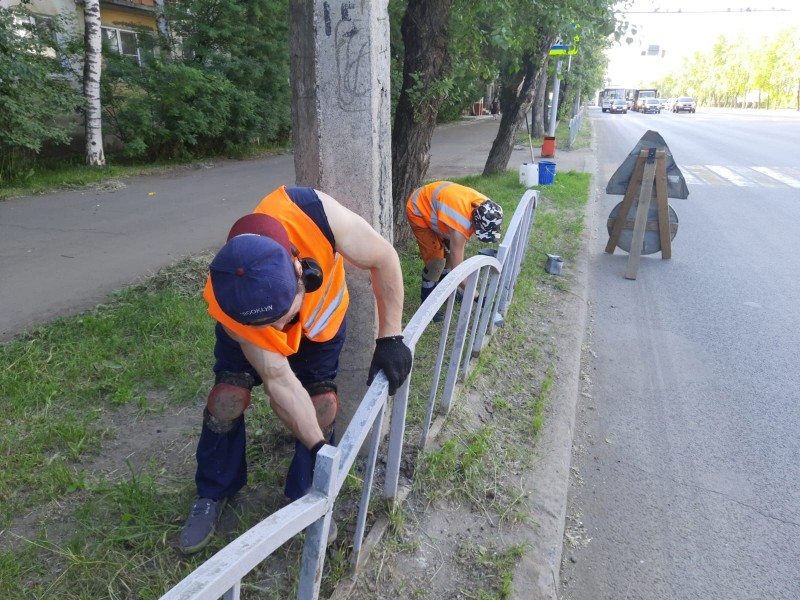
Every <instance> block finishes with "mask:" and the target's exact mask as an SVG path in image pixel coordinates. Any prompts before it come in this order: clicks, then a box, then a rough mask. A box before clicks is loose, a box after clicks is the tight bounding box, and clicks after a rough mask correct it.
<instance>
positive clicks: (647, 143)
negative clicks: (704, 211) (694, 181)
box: [606, 129, 689, 199]
mask: <svg viewBox="0 0 800 600" xmlns="http://www.w3.org/2000/svg"><path fill="white" fill-rule="evenodd" d="M662 147H663V148H664V151H665V154H666V159H667V197H669V198H681V199H685V198H688V197H689V188H688V187H686V180H685V179H684V178H683V173H681V170H680V169H679V168H678V165H677V164H675V159H674V158H672V152H670V150H669V147H668V146H667V143H666V142H665V141H664V138H662V137H661V134H659V133H658V132H657V131H653V130H652V129H651V130H650V131H648V132H647V133H645V134H644V135H643V136H642V138H641V139H640V140H639V142H638V143H637V144H636V147H635V148H634V149H633V150H631V153H630V154H628V158H626V159H625V161H624V162H623V163H622V164H621V165H620V166H619V168H618V169H617V170H616V172H615V173H614V174H613V175H612V176H611V179H609V180H608V185H607V186H606V194H619V195H620V196H622V195H625V191H626V190H627V189H628V183H629V182H630V180H631V175H633V170H634V168H635V167H636V161H637V160H638V159H639V152H640V151H641V149H642V148H662ZM653 187H655V183H653ZM653 195H654V196H655V191H654V192H653Z"/></svg>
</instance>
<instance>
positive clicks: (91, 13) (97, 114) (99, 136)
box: [83, 0, 106, 167]
mask: <svg viewBox="0 0 800 600" xmlns="http://www.w3.org/2000/svg"><path fill="white" fill-rule="evenodd" d="M83 16H84V21H85V25H86V33H85V36H84V62H83V96H84V98H85V100H86V164H87V165H89V166H92V167H103V166H105V164H106V157H105V153H104V152H103V123H102V118H101V117H102V112H101V111H102V108H101V104H100V68H101V65H102V62H103V56H102V38H101V35H100V0H86V2H85V4H84V7H83Z"/></svg>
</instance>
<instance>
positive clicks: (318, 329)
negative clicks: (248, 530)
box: [203, 186, 350, 356]
mask: <svg viewBox="0 0 800 600" xmlns="http://www.w3.org/2000/svg"><path fill="white" fill-rule="evenodd" d="M253 212H257V213H258V212H260V213H264V214H266V215H270V216H272V217H275V218H276V219H278V221H280V222H281V224H282V225H283V226H284V227H285V228H286V232H287V233H288V234H289V240H290V241H291V242H292V244H294V246H295V247H296V248H297V250H298V252H299V253H300V257H301V258H313V259H314V260H316V261H317V262H318V263H319V264H320V267H321V268H322V273H323V280H322V285H321V286H320V288H319V289H318V290H317V291H316V292H311V293H308V292H307V293H306V294H305V295H304V296H303V304H302V306H301V307H300V318H299V320H298V322H297V323H295V324H293V325H290V326H289V327H287V328H286V329H285V330H283V331H278V330H277V329H275V328H273V327H250V326H248V325H242V324H241V323H238V322H236V321H234V320H233V319H231V318H230V317H229V316H228V315H226V314H225V313H224V312H223V311H222V309H221V308H220V307H219V304H217V300H216V298H215V297H214V290H213V288H212V287H211V277H210V276H209V277H208V278H207V279H206V286H205V289H204V290H203V298H205V300H206V302H208V312H209V314H210V315H211V316H212V317H214V318H215V319H216V320H217V321H219V322H220V323H222V324H223V325H224V326H225V327H227V328H228V329H230V330H231V331H233V332H235V333H236V334H238V335H240V336H241V337H243V338H244V339H246V340H248V341H249V342H252V343H253V344H255V345H256V346H258V347H259V348H263V349H265V350H269V351H270V352H276V353H278V354H282V355H284V356H289V355H290V354H294V353H295V352H297V349H298V348H299V347H300V339H301V337H302V336H305V337H306V338H308V339H309V340H312V341H314V342H327V341H328V340H330V339H332V338H333V336H334V335H336V333H337V332H338V331H339V328H340V327H341V325H342V321H343V320H344V316H345V313H346V312H347V307H348V305H349V304H350V295H349V293H348V291H347V284H346V283H345V277H344V259H343V258H342V256H341V255H340V254H339V253H338V252H335V251H332V250H331V243H330V241H329V240H328V238H326V237H325V234H324V233H322V231H321V230H320V228H319V227H318V226H317V224H316V222H315V221H314V220H313V219H312V218H311V217H309V216H308V215H307V214H306V213H305V212H303V210H302V209H301V208H300V207H299V206H297V204H295V203H294V202H293V201H292V199H291V198H290V197H289V195H288V194H287V193H286V186H281V187H280V188H278V189H277V190H275V191H274V192H272V193H271V194H269V195H268V196H267V197H266V198H264V199H263V200H262V201H261V203H260V204H259V205H258V206H257V207H256V209H255V210H254V211H253Z"/></svg>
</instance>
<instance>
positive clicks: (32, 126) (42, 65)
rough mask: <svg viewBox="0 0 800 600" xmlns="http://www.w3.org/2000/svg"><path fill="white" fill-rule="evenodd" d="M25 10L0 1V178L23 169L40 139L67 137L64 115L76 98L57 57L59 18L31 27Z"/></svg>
mask: <svg viewBox="0 0 800 600" xmlns="http://www.w3.org/2000/svg"><path fill="white" fill-rule="evenodd" d="M29 16H30V13H29V12H28V11H27V10H26V9H25V8H24V7H15V8H13V9H7V8H2V7H0V182H2V181H7V180H9V179H13V178H19V177H22V176H24V174H25V173H26V172H29V171H30V169H31V167H32V165H33V163H34V161H35V159H36V155H37V154H38V152H39V151H40V150H41V148H42V145H43V144H45V143H47V142H54V143H66V142H68V141H69V133H68V128H67V124H68V122H69V117H70V116H71V115H75V113H76V111H77V110H78V108H79V107H80V106H81V102H82V100H81V96H80V95H79V93H78V91H77V89H76V87H75V86H74V85H73V84H72V82H71V81H70V79H69V78H68V77H67V76H66V73H65V70H64V67H63V66H62V64H61V62H60V60H59V59H65V54H64V48H62V47H60V46H59V45H58V44H57V42H56V33H59V32H61V31H63V23H61V22H59V21H58V20H53V21H51V22H48V23H46V24H43V25H42V26H40V27H35V26H33V25H30V24H29V23H28V20H29ZM15 17H17V19H18V20H17V21H16V22H15V19H14V18H15Z"/></svg>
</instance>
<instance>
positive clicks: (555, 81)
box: [548, 59, 563, 137]
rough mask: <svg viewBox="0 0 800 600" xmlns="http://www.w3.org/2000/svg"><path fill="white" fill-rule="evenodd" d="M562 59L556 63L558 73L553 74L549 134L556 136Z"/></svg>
mask: <svg viewBox="0 0 800 600" xmlns="http://www.w3.org/2000/svg"><path fill="white" fill-rule="evenodd" d="M562 62H563V61H562V60H561V59H559V60H558V62H557V63H556V73H555V75H553V103H552V105H551V106H550V130H549V132H548V135H549V136H550V137H555V135H556V116H557V114H558V92H559V88H560V84H561V82H560V80H559V79H558V76H559V74H560V73H561V64H562Z"/></svg>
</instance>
